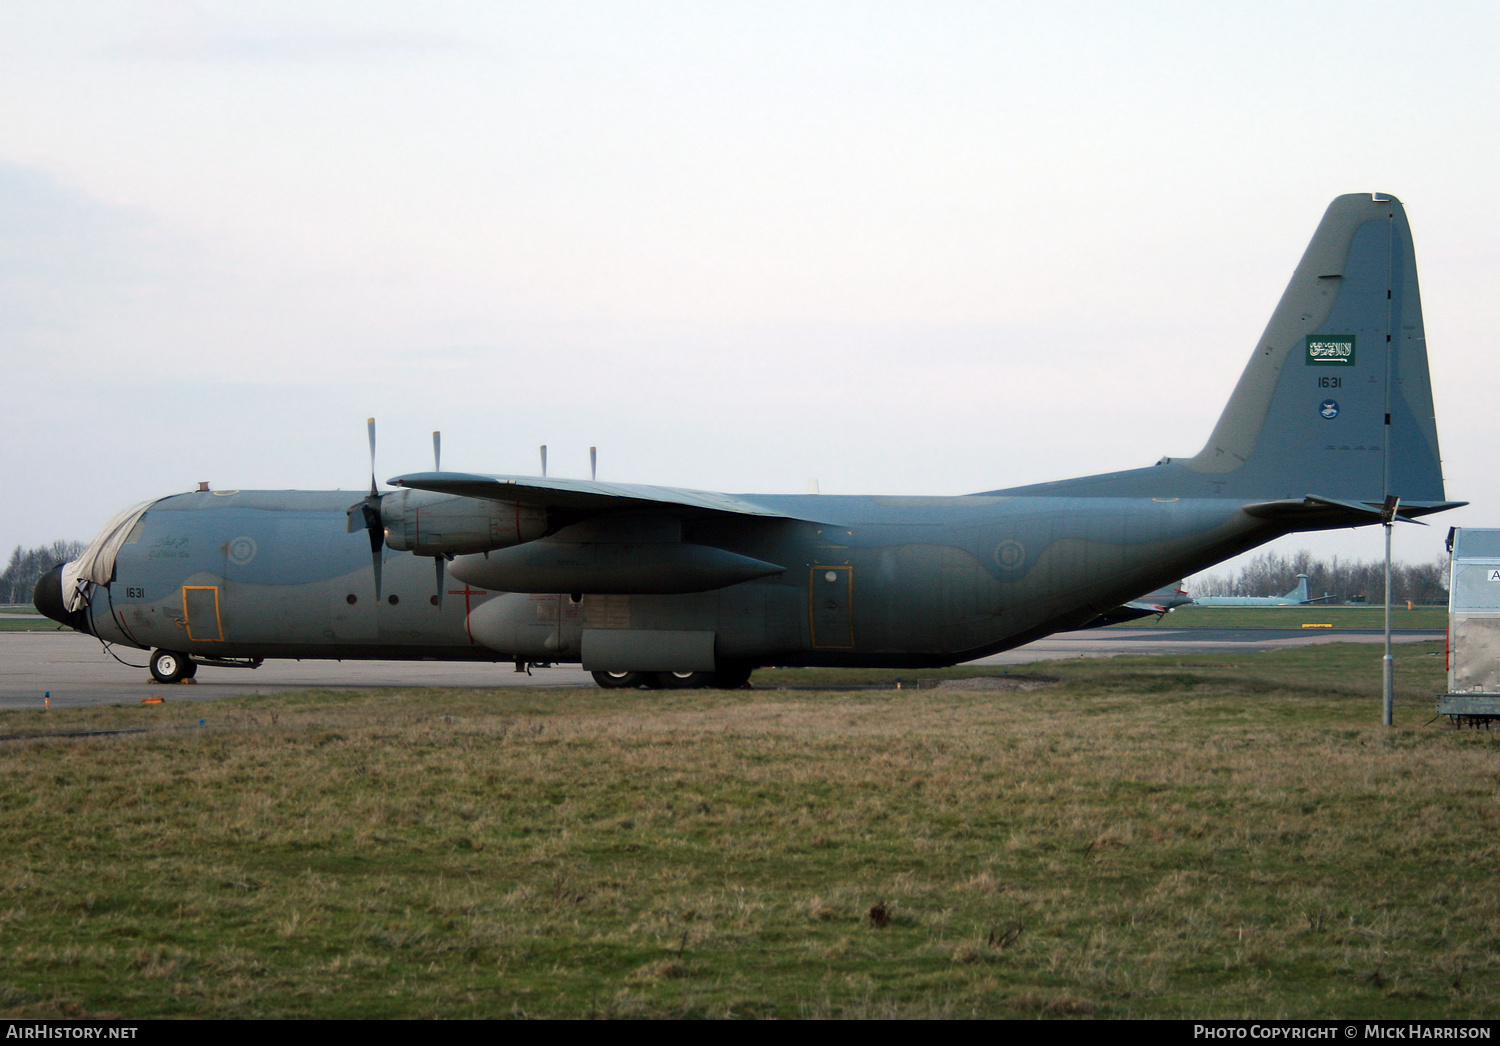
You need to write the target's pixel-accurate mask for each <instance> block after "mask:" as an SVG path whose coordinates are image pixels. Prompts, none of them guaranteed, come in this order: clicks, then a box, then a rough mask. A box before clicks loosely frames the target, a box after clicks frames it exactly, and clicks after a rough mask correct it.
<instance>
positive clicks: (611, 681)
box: [593, 672, 646, 690]
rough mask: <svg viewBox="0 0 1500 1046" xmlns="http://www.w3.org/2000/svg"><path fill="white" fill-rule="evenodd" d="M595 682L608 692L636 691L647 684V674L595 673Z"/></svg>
mask: <svg viewBox="0 0 1500 1046" xmlns="http://www.w3.org/2000/svg"><path fill="white" fill-rule="evenodd" d="M593 675H594V682H596V683H598V684H599V685H600V686H602V687H603V688H604V689H606V690H634V689H635V688H636V687H638V686H640V685H642V684H643V683H645V682H646V673H645V672H595V673H594V674H593Z"/></svg>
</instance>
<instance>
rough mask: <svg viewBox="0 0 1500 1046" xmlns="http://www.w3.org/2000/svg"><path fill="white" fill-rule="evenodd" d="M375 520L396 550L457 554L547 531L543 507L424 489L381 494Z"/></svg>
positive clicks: (503, 545) (500, 545)
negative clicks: (378, 515)
mask: <svg viewBox="0 0 1500 1046" xmlns="http://www.w3.org/2000/svg"><path fill="white" fill-rule="evenodd" d="M380 522H381V525H382V526H383V527H384V528H385V543H386V544H387V545H389V546H390V547H391V548H393V549H395V550H396V551H398V552H413V553H415V554H417V555H419V556H457V555H463V554H465V553H468V552H488V551H490V550H492V549H497V548H507V547H509V546H511V545H519V544H521V543H523V542H526V541H535V540H536V539H537V538H539V537H541V536H542V535H543V534H545V533H546V532H547V510H546V509H543V508H539V507H537V506H534V505H518V504H515V503H514V502H508V501H489V500H484V499H480V498H465V497H456V496H454V495H452V494H437V493H433V492H432V491H427V490H397V491H392V492H391V493H389V494H383V495H381V498H380Z"/></svg>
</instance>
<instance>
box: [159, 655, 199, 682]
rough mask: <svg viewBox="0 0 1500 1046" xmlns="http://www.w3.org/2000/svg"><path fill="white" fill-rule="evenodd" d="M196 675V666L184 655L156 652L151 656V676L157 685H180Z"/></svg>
mask: <svg viewBox="0 0 1500 1046" xmlns="http://www.w3.org/2000/svg"><path fill="white" fill-rule="evenodd" d="M197 674H198V666H197V664H196V663H195V662H194V661H193V659H192V658H190V657H188V656H187V655H186V654H180V653H178V652H177V651H175V650H158V651H157V652H156V653H154V654H152V655H151V676H152V678H153V679H155V680H156V681H157V682H158V683H180V682H182V680H184V679H191V678H193V677H194V676H195V675H197Z"/></svg>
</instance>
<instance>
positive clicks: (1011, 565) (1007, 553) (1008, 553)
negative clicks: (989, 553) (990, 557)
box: [995, 538, 1026, 570]
mask: <svg viewBox="0 0 1500 1046" xmlns="http://www.w3.org/2000/svg"><path fill="white" fill-rule="evenodd" d="M1025 559H1026V546H1025V545H1023V544H1021V543H1020V542H1019V541H1016V540H1014V539H1012V538H1007V539H1006V540H1004V541H1002V542H1000V544H998V545H996V546H995V562H996V563H998V564H1000V566H1002V567H1003V568H1005V569H1006V570H1015V569H1016V568H1017V567H1019V566H1020V565H1021V564H1022V562H1024V561H1025Z"/></svg>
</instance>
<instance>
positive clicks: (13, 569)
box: [0, 541, 85, 603]
mask: <svg viewBox="0 0 1500 1046" xmlns="http://www.w3.org/2000/svg"><path fill="white" fill-rule="evenodd" d="M84 548H85V545H84V543H83V542H82V541H54V542H52V544H50V545H38V546H37V547H36V548H22V547H21V546H20V545H17V546H16V550H15V551H14V552H12V553H11V554H10V562H9V563H7V564H6V566H5V573H3V574H0V603H30V602H31V594H32V592H33V591H34V590H35V589H36V583H37V580H38V579H39V578H40V577H41V576H42V575H43V574H45V573H46V572H47V571H49V570H51V569H52V568H53V567H55V566H57V564H59V563H66V562H67V561H68V560H70V559H77V558H78V557H79V556H80V555H82V554H83V550H84Z"/></svg>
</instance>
